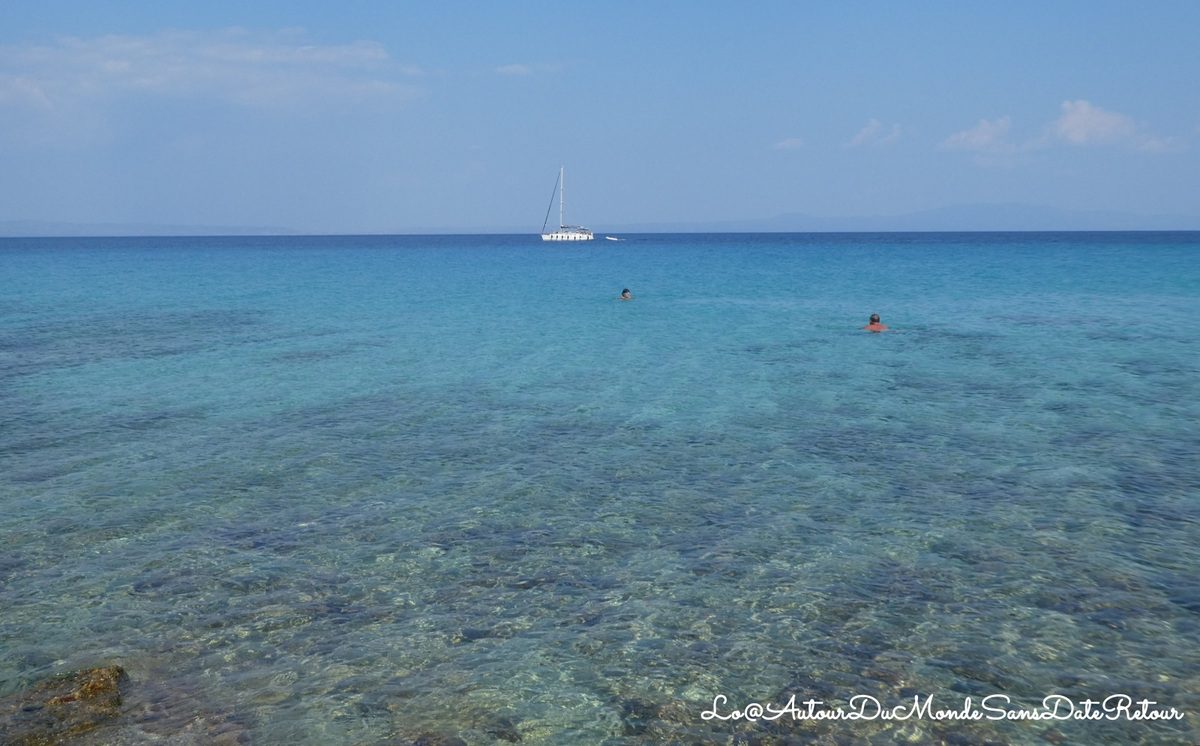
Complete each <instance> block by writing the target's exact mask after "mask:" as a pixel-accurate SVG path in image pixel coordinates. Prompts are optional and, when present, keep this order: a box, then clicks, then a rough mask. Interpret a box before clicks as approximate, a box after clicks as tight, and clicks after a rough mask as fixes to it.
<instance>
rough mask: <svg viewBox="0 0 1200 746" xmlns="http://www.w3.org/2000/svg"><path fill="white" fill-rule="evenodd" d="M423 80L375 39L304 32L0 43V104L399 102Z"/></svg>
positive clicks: (169, 34)
mask: <svg viewBox="0 0 1200 746" xmlns="http://www.w3.org/2000/svg"><path fill="white" fill-rule="evenodd" d="M420 74H421V70H420V69H419V68H417V67H414V66H411V65H403V64H400V63H398V62H396V61H395V60H393V59H392V58H391V56H390V55H389V54H388V52H387V50H386V49H385V48H384V47H383V46H382V45H380V44H378V43H377V42H372V41H356V42H352V43H348V44H335V45H323V44H313V43H311V42H310V41H309V40H308V39H307V37H306V35H305V33H304V32H303V31H298V30H287V31H280V32H274V33H265V34H263V33H252V32H249V31H245V30H243V29H226V30H223V31H168V32H162V33H157V34H151V35H147V36H125V35H109V36H99V37H92V38H78V37H64V38H60V39H57V40H55V41H54V42H53V43H50V44H40V45H33V44H29V45H6V46H0V105H4V104H8V105H12V104H24V105H35V106H39V107H42V108H55V107H69V106H70V105H72V104H76V103H80V102H87V101H96V100H103V99H111V98H116V97H119V96H124V95H133V94H145V95H153V96H167V97H178V98H205V99H218V100H224V101H227V102H233V103H237V104H242V105H249V106H271V105H277V104H294V103H304V102H312V101H327V100H331V99H333V100H338V101H346V100H372V99H380V98H392V99H394V98H404V97H409V96H411V95H413V94H414V92H415V87H414V86H413V85H412V83H411V82H410V81H411V79H412V78H414V77H417V76H419V75H420Z"/></svg>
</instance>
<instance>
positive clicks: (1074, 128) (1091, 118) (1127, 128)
mask: <svg viewBox="0 0 1200 746" xmlns="http://www.w3.org/2000/svg"><path fill="white" fill-rule="evenodd" d="M1053 129H1054V133H1055V134H1056V135H1057V136H1058V137H1059V138H1060V139H1062V140H1065V141H1066V142H1069V143H1071V144H1072V145H1097V144H1105V143H1115V142H1120V141H1128V140H1130V139H1131V138H1133V137H1134V135H1135V134H1136V132H1137V126H1136V125H1135V124H1134V123H1133V120H1132V119H1130V118H1129V117H1127V116H1125V115H1124V114H1117V113H1115V112H1111V111H1105V110H1104V109H1101V108H1100V107H1099V106H1093V105H1091V104H1090V103H1088V102H1087V101H1084V100H1082V99H1081V100H1079V101H1063V103H1062V115H1061V116H1059V118H1058V119H1056V120H1055V121H1054V124H1053Z"/></svg>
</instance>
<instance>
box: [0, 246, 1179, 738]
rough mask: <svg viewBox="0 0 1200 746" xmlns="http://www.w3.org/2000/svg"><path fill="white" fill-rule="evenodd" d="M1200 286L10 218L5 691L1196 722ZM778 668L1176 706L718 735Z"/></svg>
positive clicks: (1013, 695) (1027, 256) (1095, 726)
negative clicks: (50, 679) (819, 715)
mask: <svg viewBox="0 0 1200 746" xmlns="http://www.w3.org/2000/svg"><path fill="white" fill-rule="evenodd" d="M624 287H628V288H630V289H631V290H632V291H633V293H634V295H635V297H636V299H635V300H634V301H633V302H631V303H622V302H618V301H617V300H616V296H617V294H618V293H619V292H620V290H621V289H622V288H624ZM1198 306H1200V234H1197V233H1130V234H1120V233H1099V234H1086V233H1075V234H1032V233H1031V234H846V235H836V234H814V235H779V234H767V235H732V234H730V235H643V236H629V237H627V240H625V241H622V242H612V241H603V240H600V241H595V242H593V243H592V244H589V245H587V246H580V245H570V246H561V247H560V246H555V245H549V244H543V243H542V242H541V241H539V240H538V239H537V237H536V236H455V237H449V236H439V237H413V236H410V237H381V236H376V237H321V238H303V237H286V238H130V239H122V238H99V239H0V695H3V694H8V693H11V692H14V691H17V690H19V689H21V688H22V687H24V686H27V685H28V684H29V683H30V682H32V681H35V680H37V679H39V678H42V677H44V676H47V675H51V674H54V673H58V672H62V671H66V670H71V669H74V668H79V667H83V666H89V665H97V664H104V663H120V664H122V665H123V666H125V667H126V669H127V670H128V671H129V672H130V675H131V677H132V679H133V682H132V685H131V689H130V693H129V695H128V696H127V702H128V707H127V710H128V712H127V715H126V716H125V717H124V719H123V720H122V721H121V722H119V723H118V724H116V725H115V726H113V727H111V728H109V729H105V730H104V731H102V732H101V733H99V734H98V735H96V736H94V737H95V738H96V739H97V741H96V742H103V743H131V744H134V743H137V744H140V743H150V742H159V741H158V740H156V739H161V738H162V737H164V735H166V734H172V737H175V738H177V739H179V738H185V737H194V738H196V739H198V740H196V741H194V742H196V743H206V742H208V741H207V740H205V739H206V738H211V737H213V734H221V733H223V734H225V737H228V738H240V739H241V740H242V741H243V742H246V743H289V744H310V743H311V744H328V743H356V744H376V743H378V744H382V743H395V742H400V743H405V742H411V741H414V740H416V739H418V738H420V737H421V736H422V735H423V734H426V735H427V734H442V735H445V736H457V737H459V738H462V739H463V740H464V741H466V742H467V743H469V744H491V743H510V742H514V739H516V738H520V739H521V741H520V742H521V743H523V744H599V743H604V744H636V743H647V742H672V741H675V742H680V743H691V742H726V741H731V739H734V738H735V737H744V738H750V737H758V738H760V739H764V740H762V741H761V742H763V743H783V742H784V740H782V739H783V738H784V737H785V736H787V735H790V736H793V737H795V738H797V739H800V740H801V741H804V740H818V741H820V739H825V740H826V741H829V742H833V740H835V739H839V738H840V739H851V740H852V739H856V738H857V739H861V740H862V741H864V742H872V743H876V742H878V743H890V742H893V741H895V740H902V739H907V740H910V741H915V742H933V741H936V740H937V739H939V738H940V739H950V741H951V742H960V743H973V742H982V741H984V740H986V739H993V740H999V741H1006V742H1012V743H1039V744H1040V743H1045V742H1046V741H1047V740H1050V741H1051V742H1054V741H1056V740H1058V739H1060V738H1062V739H1066V742H1070V743H1097V744H1100V743H1111V744H1119V743H1138V742H1144V743H1172V742H1178V743H1191V742H1195V741H1198V740H1200V674H1198V672H1200V644H1198V643H1200V426H1198V425H1197V423H1198V422H1200V345H1198V343H1197V341H1196V325H1195V319H1194V317H1195V315H1196V311H1197V308H1198ZM871 312H878V313H880V314H881V315H882V316H883V321H884V322H885V323H887V324H888V325H890V327H891V328H892V331H891V332H889V333H886V334H870V333H867V332H864V331H862V330H861V327H862V326H863V325H864V324H865V323H866V321H867V317H868V315H869V314H870V313H871ZM791 693H797V694H800V695H803V696H800V697H798V699H807V698H816V699H820V700H822V701H824V702H826V703H829V704H830V705H837V704H841V705H845V704H846V703H847V701H848V700H849V699H850V697H852V696H854V695H870V696H874V697H876V698H878V699H879V700H880V701H881V702H883V703H885V704H888V703H891V704H900V703H902V702H904V701H909V702H911V699H912V697H913V696H914V694H919V695H921V696H925V695H934V696H935V698H936V700H937V702H938V704H939V705H942V706H944V707H945V708H946V709H950V708H954V709H961V707H962V704H963V699H964V697H967V696H971V697H973V698H974V701H975V702H976V703H977V704H978V702H979V699H980V698H981V697H985V696H988V695H993V694H1003V695H1006V696H1008V697H1009V698H1010V699H1011V702H1012V705H1011V708H1012V709H1018V708H1025V707H1028V708H1032V707H1034V706H1035V705H1037V704H1040V702H1041V701H1042V698H1043V697H1045V696H1047V695H1051V694H1060V695H1064V696H1067V697H1070V698H1072V699H1073V701H1076V702H1082V701H1083V700H1084V699H1086V698H1089V697H1090V698H1092V699H1102V698H1103V697H1104V696H1107V695H1109V694H1115V693H1127V694H1130V695H1133V696H1134V699H1143V698H1148V699H1151V700H1155V701H1156V702H1158V703H1159V704H1160V705H1163V706H1167V707H1175V708H1177V709H1178V710H1180V711H1183V712H1184V713H1185V714H1186V716H1187V717H1186V719H1184V720H1183V721H1173V722H1145V721H1131V720H1127V719H1118V720H1115V721H1105V722H1084V721H1070V720H1067V721H1038V722H1028V721H1017V722H1007V721H986V720H985V721H982V722H970V723H964V722H955V721H947V720H935V719H932V718H923V719H914V720H908V721H904V722H898V721H882V720H872V721H860V722H828V721H820V722H807V723H799V724H788V725H786V726H785V725H780V724H778V723H776V724H774V725H766V724H763V723H761V722H760V723H746V722H740V723H734V722H732V721H731V722H720V721H705V720H703V719H702V718H701V713H702V712H703V711H704V710H706V709H709V708H711V707H712V705H713V699H714V697H715V696H716V695H718V694H721V695H724V696H726V697H727V698H728V701H729V707H728V709H730V710H732V709H734V707H735V706H738V705H745V704H746V703H749V702H753V701H757V702H764V703H772V702H773V703H776V704H778V705H782V704H783V703H784V702H785V701H786V700H787V698H788V696H789V695H790V694H791ZM197 713H199V714H198V715H197ZM181 734H182V735H181ZM189 734H190V735H189ZM772 739H774V740H772ZM954 739H958V740H957V741H955V740H954ZM178 742H180V743H183V742H186V743H192V742H193V741H186V740H183V741H178ZM820 742H825V741H820Z"/></svg>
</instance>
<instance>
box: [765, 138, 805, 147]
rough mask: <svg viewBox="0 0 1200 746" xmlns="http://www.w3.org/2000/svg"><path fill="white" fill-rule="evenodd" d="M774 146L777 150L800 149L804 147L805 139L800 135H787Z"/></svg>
mask: <svg viewBox="0 0 1200 746" xmlns="http://www.w3.org/2000/svg"><path fill="white" fill-rule="evenodd" d="M772 147H773V148H774V149H775V150H799V149H800V148H803V147H804V140H803V139H801V138H799V137H786V138H784V139H782V140H780V141H779V142H777V143H775V145H773V146H772Z"/></svg>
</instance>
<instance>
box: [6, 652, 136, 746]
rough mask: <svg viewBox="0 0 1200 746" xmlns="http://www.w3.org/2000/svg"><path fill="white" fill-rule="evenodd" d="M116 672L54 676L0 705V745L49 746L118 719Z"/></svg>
mask: <svg viewBox="0 0 1200 746" xmlns="http://www.w3.org/2000/svg"><path fill="white" fill-rule="evenodd" d="M128 681H129V675H128V674H126V673H125V669H123V668H121V667H120V666H107V667H104V668H92V669H88V670H86V671H77V672H75V673H70V674H64V675H62V676H56V677H54V678H52V679H46V680H45V681H40V682H38V683H37V684H34V685H33V686H32V687H30V688H29V689H27V690H25V691H23V692H18V693H17V694H14V695H11V696H9V697H5V698H3V699H0V743H4V744H12V745H13V746H50V745H51V744H57V743H61V742H63V741H64V740H65V739H68V738H71V737H73V736H79V735H82V734H84V733H87V732H88V731H90V730H92V729H94V728H97V727H99V726H101V725H103V724H105V723H107V722H109V721H111V720H113V719H115V718H116V717H117V716H118V715H119V714H120V713H121V687H122V686H123V685H124V684H125V683H126V682H128Z"/></svg>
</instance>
